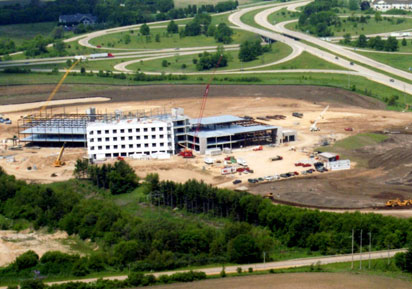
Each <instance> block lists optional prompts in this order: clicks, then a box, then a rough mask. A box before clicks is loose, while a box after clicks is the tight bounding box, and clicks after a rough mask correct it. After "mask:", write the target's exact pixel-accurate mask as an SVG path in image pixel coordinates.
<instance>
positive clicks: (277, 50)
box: [127, 42, 292, 73]
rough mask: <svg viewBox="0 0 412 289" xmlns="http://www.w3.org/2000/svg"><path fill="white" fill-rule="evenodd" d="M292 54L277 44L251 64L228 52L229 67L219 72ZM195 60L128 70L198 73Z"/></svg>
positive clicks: (141, 65) (152, 63) (155, 62)
mask: <svg viewBox="0 0 412 289" xmlns="http://www.w3.org/2000/svg"><path fill="white" fill-rule="evenodd" d="M291 52H292V49H291V48H290V47H289V46H287V45H285V44H283V43H280V42H278V43H275V44H273V45H272V51H271V52H268V53H265V54H264V55H261V56H259V57H258V58H257V59H256V60H253V61H250V62H244V63H242V62H240V61H239V58H238V54H239V51H237V50H236V51H227V52H226V53H227V55H229V63H228V64H229V65H228V66H226V67H222V68H219V69H218V70H228V69H240V68H246V67H253V66H258V65H262V64H266V63H271V62H275V61H277V60H279V59H282V58H284V57H285V56H287V55H289V54H290V53H291ZM193 58H197V54H194V55H186V56H172V57H169V58H166V60H168V61H169V63H170V65H169V66H168V67H162V61H163V59H157V60H151V61H144V62H142V63H135V64H132V65H130V66H128V67H127V68H128V69H130V70H133V71H135V70H137V69H140V70H141V71H150V72H165V73H173V72H197V70H196V65H195V64H193V62H192V60H193ZM183 64H185V65H186V68H185V69H182V65H183Z"/></svg>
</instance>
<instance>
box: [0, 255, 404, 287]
mask: <svg viewBox="0 0 412 289" xmlns="http://www.w3.org/2000/svg"><path fill="white" fill-rule="evenodd" d="M405 251H406V250H404V249H395V250H389V251H376V252H371V253H370V258H371V259H383V258H388V257H393V256H394V255H395V254H396V253H398V252H405ZM353 258H354V261H359V260H363V262H364V266H367V260H368V259H369V252H364V253H362V254H359V253H356V254H354V256H353ZM351 261H352V255H351V254H346V255H333V256H321V257H313V258H301V259H292V260H285V261H275V262H266V263H258V264H244V265H234V266H226V267H225V272H226V273H236V272H237V268H239V267H240V268H242V271H243V272H247V271H248V269H249V268H253V271H264V270H269V269H274V270H276V269H286V268H296V267H305V266H310V265H312V264H313V265H315V264H320V265H326V264H332V263H342V262H351ZM348 266H350V265H348ZM187 271H189V270H175V271H166V272H155V273H152V274H153V275H155V276H156V277H159V276H161V275H171V274H173V273H176V272H187ZM195 271H199V272H205V273H206V275H218V274H220V272H221V271H222V266H219V267H213V268H204V269H196V270H195ZM97 279H98V278H89V279H78V280H67V281H60V282H49V283H47V284H48V285H52V284H62V283H68V282H85V283H87V282H94V281H97ZM102 279H105V280H125V279H127V275H121V276H109V277H103V278H102ZM6 288H7V287H0V289H6Z"/></svg>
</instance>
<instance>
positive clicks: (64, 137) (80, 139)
mask: <svg viewBox="0 0 412 289" xmlns="http://www.w3.org/2000/svg"><path fill="white" fill-rule="evenodd" d="M21 141H24V142H79V143H84V142H86V138H85V137H84V136H83V137H81V136H78V137H75V136H67V135H60V136H55V135H52V136H47V137H44V136H39V135H32V136H29V137H25V138H23V139H22V140H21Z"/></svg>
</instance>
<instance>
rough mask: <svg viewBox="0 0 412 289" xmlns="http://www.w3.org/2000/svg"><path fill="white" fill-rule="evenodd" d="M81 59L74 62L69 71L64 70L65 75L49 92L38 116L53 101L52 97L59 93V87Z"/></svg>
mask: <svg viewBox="0 0 412 289" xmlns="http://www.w3.org/2000/svg"><path fill="white" fill-rule="evenodd" d="M80 60H81V59H78V60H76V61H75V62H74V63H73V64H72V66H70V68H69V69H67V70H66V73H65V74H64V75H63V77H62V78H61V79H60V81H59V83H58V84H57V85H56V87H55V88H54V89H53V91H52V92H51V94H50V96H49V98H48V99H47V100H46V103H45V104H44V105H43V106H42V107H41V108H40V114H41V113H42V112H43V111H44V110H45V109H46V108H47V106H48V105H49V102H50V101H51V100H52V99H53V97H54V96H55V95H56V93H57V92H58V91H59V89H60V86H62V84H63V82H64V80H65V79H66V77H67V76H68V75H69V73H70V71H71V70H72V69H73V68H74V67H75V66H76V65H77V64H78V63H79V62H80Z"/></svg>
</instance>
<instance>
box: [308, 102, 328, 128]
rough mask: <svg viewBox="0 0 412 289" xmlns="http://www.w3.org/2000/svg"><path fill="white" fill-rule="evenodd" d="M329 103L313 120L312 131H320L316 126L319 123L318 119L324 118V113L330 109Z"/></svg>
mask: <svg viewBox="0 0 412 289" xmlns="http://www.w3.org/2000/svg"><path fill="white" fill-rule="evenodd" d="M328 109H329V105H328V106H327V107H325V109H324V110H323V111H322V112H321V113H320V114H319V116H318V118H317V119H316V120H315V121H314V122H313V124H312V125H311V126H310V131H319V130H320V129H319V128H318V127H317V126H316V125H317V124H318V121H319V120H321V119H323V115H324V114H325V113H326V112H327V111H328Z"/></svg>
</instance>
